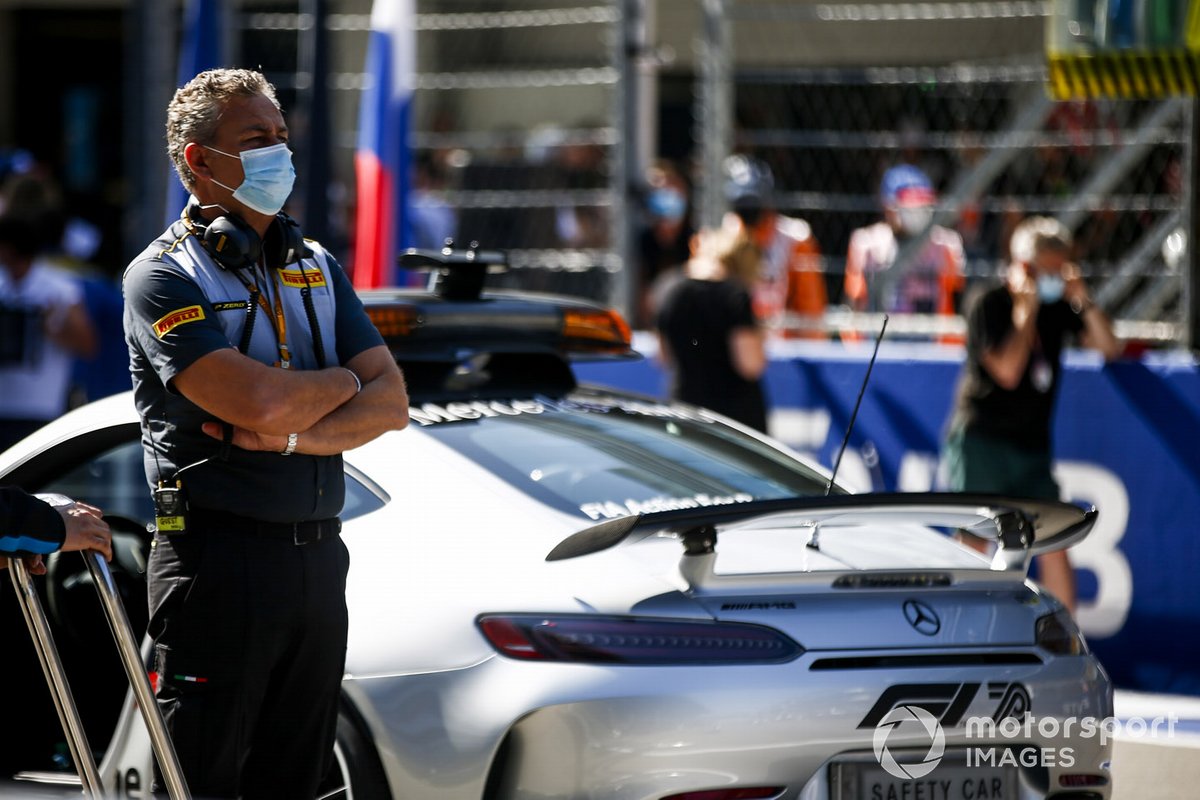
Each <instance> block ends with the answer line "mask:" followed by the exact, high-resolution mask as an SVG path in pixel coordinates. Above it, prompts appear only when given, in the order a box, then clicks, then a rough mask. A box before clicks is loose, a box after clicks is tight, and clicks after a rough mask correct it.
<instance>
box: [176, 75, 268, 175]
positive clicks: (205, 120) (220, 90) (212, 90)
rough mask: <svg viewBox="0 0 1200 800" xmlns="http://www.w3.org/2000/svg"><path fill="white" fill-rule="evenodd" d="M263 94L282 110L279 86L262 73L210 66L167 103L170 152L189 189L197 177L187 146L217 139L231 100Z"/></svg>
mask: <svg viewBox="0 0 1200 800" xmlns="http://www.w3.org/2000/svg"><path fill="white" fill-rule="evenodd" d="M260 94H261V95H263V96H265V97H266V98H267V99H268V100H270V101H271V102H272V103H274V104H275V107H276V108H280V109H281V106H280V105H279V100H278V99H277V98H276V97H275V87H274V86H272V85H271V83H270V82H269V81H268V80H267V79H266V78H265V77H264V76H263V74H262V73H261V72H257V71H255V70H250V69H210V70H207V71H205V72H201V73H200V74H199V75H197V76H196V77H194V78H192V79H191V80H190V81H188V82H187V83H186V84H184V85H183V86H181V87H179V89H177V90H176V91H175V96H174V97H173V98H171V102H170V103H168V104H167V155H168V156H170V157H171V162H172V163H173V164H174V165H175V172H176V173H178V174H179V180H180V181H181V182H182V183H183V185H184V188H186V189H187V190H188V191H189V192H190V191H192V190H193V189H195V187H196V176H195V175H194V174H192V170H191V168H190V167H188V165H187V159H185V158H184V157H183V149H184V148H185V147H187V145H188V143H189V142H198V143H200V144H207V143H208V142H211V141H212V140H213V138H214V137H215V136H216V131H217V125H218V124H220V121H221V112H222V110H224V108H225V105H226V104H227V103H228V102H229V101H230V100H232V99H233V98H235V97H254V96H255V95H260ZM281 110H282V109H281Z"/></svg>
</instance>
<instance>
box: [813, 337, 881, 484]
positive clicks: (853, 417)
mask: <svg viewBox="0 0 1200 800" xmlns="http://www.w3.org/2000/svg"><path fill="white" fill-rule="evenodd" d="M887 324H888V315H887V314H884V315H883V326H882V327H881V328H880V329H879V338H878V339H876V340H875V350H874V351H873V352H872V353H871V361H870V362H869V363H868V364H867V374H866V375H864V376H863V382H862V386H860V387H859V389H858V399H857V400H855V401H854V411H853V412H852V413H851V414H850V424H849V425H847V426H846V435H845V436H843V437H842V446H841V447H840V448H838V454H837V460H836V461H834V462H833V472H832V473H831V474H830V476H829V483H828V484H826V486H825V496H826V497H828V496H829V493H830V492H831V491H833V481H834V479H835V478H837V474H838V467H840V466H841V465H842V456H843V455H845V453H846V445H847V444H849V443H850V431H852V430H854V421H855V420H856V419H858V407H859V406H861V405H862V399H863V394H864V393H866V391H867V382H868V381H869V380H871V370H872V369H874V367H875V356H877V355H879V345H880V344H882V342H883V334H884V332H885V331H887Z"/></svg>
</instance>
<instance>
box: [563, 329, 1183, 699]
mask: <svg viewBox="0 0 1200 800" xmlns="http://www.w3.org/2000/svg"><path fill="white" fill-rule="evenodd" d="M643 344H645V345H646V346H645V347H642V345H643ZM638 346H639V347H642V349H643V350H652V349H653V346H652V344H651V343H650V342H645V343H643V342H642V341H641V340H640V339H639V342H638ZM870 355H871V351H870V347H869V346H866V345H859V346H853V345H852V346H843V345H839V344H836V343H819V342H813V343H810V342H779V343H774V344H773V345H772V348H771V362H770V366H769V368H768V370H767V376H766V382H767V391H768V396H769V400H770V403H771V432H772V433H773V434H774V435H775V436H776V437H777V438H779V439H781V440H783V441H785V442H787V443H788V444H789V445H791V446H793V447H795V448H796V449H797V450H800V451H802V452H806V453H808V454H810V455H812V456H814V457H815V458H816V459H817V460H819V461H820V462H821V463H823V464H826V465H830V464H832V462H833V459H834V457H835V455H836V450H837V448H838V446H839V445H840V444H841V441H842V437H843V435H844V433H845V429H846V424H847V423H848V422H849V418H850V413H851V412H852V410H853V408H854V401H855V398H856V397H857V395H858V390H859V387H860V385H861V383H862V379H863V376H864V374H865V372H866V366H867V362H868V360H869V359H870ZM962 360H963V350H962V348H961V347H948V346H940V345H921V344H913V343H903V342H901V343H885V344H884V345H883V346H882V347H881V348H880V353H879V359H878V361H877V362H876V364H875V373H874V375H873V376H872V378H871V383H870V385H869V387H868V389H867V392H866V395H865V396H864V398H863V404H862V409H861V410H860V412H859V417H858V421H857V423H856V425H855V429H854V432H853V434H852V435H851V438H850V445H849V448H848V450H847V454H846V456H845V458H844V459H843V463H842V467H841V474H840V476H839V480H842V481H843V482H844V483H847V484H848V485H850V486H852V487H854V488H857V489H860V490H862V489H872V488H873V489H878V490H900V491H922V490H927V489H930V488H933V487H935V486H938V485H939V481H938V452H939V449H940V445H941V441H942V437H943V433H944V426H945V424H946V422H947V419H948V417H949V413H950V410H951V407H952V404H953V399H954V389H955V385H956V382H957V380H958V376H959V372H960V371H961V367H962ZM578 372H579V374H580V377H581V379H582V380H584V381H588V382H593V383H601V384H606V385H610V386H617V387H620V388H624V389H628V390H632V391H638V392H643V393H646V394H652V395H656V396H659V397H665V396H666V390H667V379H666V375H665V374H664V372H663V370H662V368H661V366H660V365H659V364H658V363H657V362H656V361H655V360H654V358H653V357H652V355H651V357H649V358H647V359H645V360H643V361H639V362H632V363H628V362H627V363H623V364H586V365H580V367H579V369H578ZM1054 440H1055V445H1054V446H1055V456H1056V463H1055V477H1056V478H1057V479H1058V482H1059V485H1060V486H1061V487H1062V491H1063V496H1064V497H1065V498H1069V499H1072V500H1078V501H1085V502H1089V503H1093V504H1095V506H1096V507H1097V508H1098V509H1099V510H1100V517H1099V522H1098V523H1097V526H1096V528H1095V529H1094V531H1093V532H1092V534H1091V536H1089V537H1088V539H1087V540H1086V541H1085V542H1083V543H1082V544H1081V545H1079V546H1077V547H1075V548H1073V549H1072V550H1071V560H1072V563H1073V564H1074V565H1075V567H1076V570H1077V575H1078V578H1079V595H1080V596H1079V599H1080V605H1079V611H1078V615H1077V616H1078V618H1079V622H1080V625H1081V627H1083V629H1084V631H1085V633H1086V634H1087V635H1088V641H1089V643H1090V644H1091V645H1092V647H1093V648H1094V649H1095V651H1096V652H1097V653H1098V654H1099V655H1100V657H1101V659H1102V661H1103V663H1104V665H1105V667H1106V668H1107V669H1108V671H1109V673H1110V675H1111V676H1112V678H1113V680H1114V681H1115V682H1116V683H1117V685H1118V686H1121V687H1123V688H1130V689H1142V690H1146V691H1158V692H1179V693H1188V694H1200V580H1197V578H1196V576H1194V575H1192V571H1193V570H1197V569H1200V365H1198V364H1197V361H1196V360H1195V359H1194V358H1193V357H1192V356H1191V355H1190V354H1185V353H1171V354H1149V355H1147V356H1145V357H1143V358H1142V359H1140V360H1136V361H1134V360H1129V361H1122V362H1118V363H1115V364H1109V365H1105V364H1104V363H1103V362H1102V360H1101V359H1100V357H1099V356H1098V355H1096V354H1094V353H1090V352H1085V351H1071V352H1068V353H1067V354H1066V356H1065V359H1064V373H1063V380H1062V386H1061V393H1060V396H1059V399H1058V409H1057V416H1056V419H1055V437H1054Z"/></svg>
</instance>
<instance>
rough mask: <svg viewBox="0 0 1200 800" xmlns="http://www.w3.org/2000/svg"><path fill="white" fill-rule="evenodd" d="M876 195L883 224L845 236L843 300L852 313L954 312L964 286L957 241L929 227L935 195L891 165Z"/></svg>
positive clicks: (904, 167)
mask: <svg viewBox="0 0 1200 800" xmlns="http://www.w3.org/2000/svg"><path fill="white" fill-rule="evenodd" d="M879 194H880V200H881V202H882V204H883V216H884V218H883V221H881V222H877V223H875V224H874V225H868V226H867V227H865V228H859V229H858V230H856V231H854V233H853V234H851V236H850V248H849V251H848V252H847V254H846V280H845V290H844V291H845V297H846V302H847V303H848V304H849V305H850V306H851V307H852V308H853V309H854V310H856V311H886V312H889V313H892V312H899V313H909V314H948V315H949V314H954V313H956V304H957V302H958V296H959V293H961V292H962V290H963V286H964V285H965V278H964V276H963V271H964V265H965V258H964V255H963V243H962V237H961V236H960V235H959V234H958V233H957V232H956V231H953V230H950V229H949V228H944V227H942V226H941V225H932V224H931V223H932V221H933V211H934V206H935V205H936V203H937V193H936V192H935V191H934V188H933V184H932V183H931V182H930V180H929V178H928V176H926V175H925V173H924V172H922V171H921V170H919V169H917V168H916V167H914V166H911V165H909V164H901V165H900V166H897V167H892V168H891V169H889V170H888V171H887V172H885V173H884V175H883V181H882V184H881V186H880V192H879ZM897 264H899V265H900V267H901V268H900V269H897V268H896V265H897ZM960 341H961V339H960Z"/></svg>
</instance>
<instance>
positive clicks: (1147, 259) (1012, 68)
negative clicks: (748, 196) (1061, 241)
mask: <svg viewBox="0 0 1200 800" xmlns="http://www.w3.org/2000/svg"><path fill="white" fill-rule="evenodd" d="M1050 10H1051V9H1050V5H1049V4H1048V3H1040V2H965V3H964V2H934V3H907V2H895V3H871V4H857V3H784V2H770V1H768V0H741V1H739V2H732V0H708V2H706V3H705V5H704V13H705V15H706V23H707V24H706V25H705V26H703V27H702V30H703V31H704V32H705V35H706V38H705V39H704V41H703V44H702V47H703V50H702V52H703V53H704V65H705V66H704V68H703V69H702V70H700V71H699V72H698V81H699V83H698V87H697V91H696V95H697V97H698V98H699V102H698V105H697V117H698V128H699V130H700V132H701V133H700V136H701V139H702V142H703V144H702V147H703V153H704V162H703V164H702V165H701V169H700V173H701V176H702V181H701V184H702V185H701V198H702V213H703V215H704V221H705V222H707V223H709V224H711V223H712V222H713V220H714V219H716V218H717V216H718V215H719V212H720V211H721V209H722V198H721V196H720V184H721V175H720V159H721V158H722V157H723V156H724V155H725V154H726V153H727V152H744V153H749V154H753V155H756V156H758V157H759V158H761V159H763V160H764V161H765V162H766V163H767V164H769V165H770V167H771V168H772V170H773V171H774V173H775V181H776V197H775V204H776V206H777V207H778V208H779V209H780V210H781V211H782V212H784V213H787V214H789V215H794V216H798V217H801V218H803V219H805V220H806V221H807V222H808V223H809V224H810V225H811V226H812V228H813V230H814V232H815V235H816V237H817V239H818V241H819V243H820V246H821V250H822V254H823V257H824V264H825V269H826V275H827V279H828V282H829V287H828V288H829V296H830V298H831V299H834V300H835V301H836V298H839V297H840V296H841V294H842V292H841V287H842V276H843V273H844V269H845V262H846V253H847V247H848V244H849V239H850V235H851V233H852V232H853V231H854V230H855V229H857V228H859V227H862V226H865V225H868V224H870V223H872V222H875V221H878V220H879V219H880V218H881V208H880V203H879V199H878V191H879V185H880V178H881V176H882V174H883V172H884V171H885V170H886V169H887V168H889V167H891V166H894V165H896V164H900V163H909V164H913V165H915V166H918V167H919V168H921V169H922V170H923V171H924V172H926V173H927V174H928V175H929V177H930V178H931V179H932V181H933V183H934V184H935V186H936V187H937V188H938V191H939V205H938V209H937V214H936V217H935V220H936V221H937V222H939V223H941V224H943V225H946V226H948V227H953V228H955V229H956V230H958V231H959V233H961V235H962V237H963V241H964V246H965V249H966V256H967V275H968V284H970V283H973V282H978V281H981V280H985V279H990V278H993V277H995V276H996V275H997V274H998V271H999V269H1000V268H1001V267H1002V266H1003V265H1004V264H1005V263H1006V262H1007V259H1008V239H1009V235H1010V234H1011V232H1012V230H1013V228H1014V226H1015V225H1016V224H1017V223H1018V222H1019V221H1020V220H1021V219H1022V218H1024V217H1026V216H1028V215H1033V214H1044V215H1049V216H1053V217H1056V218H1058V219H1059V220H1061V221H1062V222H1064V223H1065V224H1066V225H1067V227H1068V228H1070V229H1071V230H1072V231H1073V233H1074V235H1075V245H1074V248H1075V252H1074V254H1073V255H1074V259H1075V260H1076V262H1077V263H1078V264H1079V265H1080V268H1081V270H1082V272H1083V273H1084V275H1085V277H1086V279H1087V280H1088V282H1089V284H1090V286H1091V289H1092V292H1093V294H1094V296H1095V297H1096V299H1097V301H1098V302H1099V303H1100V304H1101V305H1102V306H1103V307H1104V308H1105V310H1106V311H1107V312H1109V313H1110V315H1112V316H1113V317H1114V318H1115V319H1117V320H1118V323H1119V324H1118V328H1119V331H1118V332H1119V333H1120V334H1122V335H1125V336H1131V337H1134V338H1142V339H1146V340H1150V341H1174V340H1177V339H1179V337H1180V336H1181V335H1182V333H1183V327H1184V323H1185V319H1184V313H1185V312H1184V308H1185V303H1184V302H1183V298H1184V292H1185V285H1186V280H1185V274H1186V269H1185V260H1186V259H1185V258H1184V248H1185V242H1184V239H1185V237H1184V236H1183V235H1182V227H1181V226H1182V222H1183V219H1184V211H1185V208H1184V207H1185V204H1186V202H1187V197H1188V194H1189V193H1188V191H1187V180H1188V174H1189V170H1188V163H1187V162H1188V158H1189V155H1188V147H1187V131H1189V130H1190V113H1191V112H1190V104H1189V103H1188V102H1185V101H1183V100H1180V99H1168V100H1162V101H1134V100H1123V101H1108V100H1094V101H1086V102H1062V103H1056V102H1051V101H1050V100H1049V99H1048V97H1047V94H1046V91H1045V88H1044V81H1045V66H1044V51H1043V41H1044V39H1043V29H1044V25H1045V24H1046V21H1047V20H1048V18H1049V14H1050ZM783 42H788V43H790V46H789V47H783V46H781V43H783ZM714 143H720V144H719V145H717V144H714ZM861 321H862V322H863V323H864V324H867V325H873V326H877V320H874V319H871V318H865V319H863V320H861ZM899 322H900V323H901V326H903V325H904V323H905V321H903V320H900V321H899ZM907 322H908V326H909V327H910V328H912V329H913V330H915V331H918V332H935V331H937V330H938V329H948V330H955V329H958V328H959V326H960V325H961V322H960V321H957V320H941V321H939V320H936V319H933V320H909V321H907ZM845 324H846V321H845V320H839V321H838V327H839V328H841V327H843V326H844V325H845Z"/></svg>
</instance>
